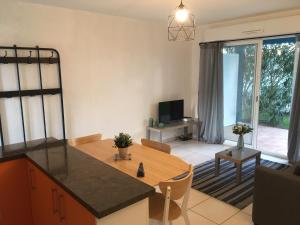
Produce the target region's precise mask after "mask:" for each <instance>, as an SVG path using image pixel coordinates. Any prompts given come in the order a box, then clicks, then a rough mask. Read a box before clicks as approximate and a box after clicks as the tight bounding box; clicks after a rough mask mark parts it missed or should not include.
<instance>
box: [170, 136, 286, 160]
mask: <svg viewBox="0 0 300 225" xmlns="http://www.w3.org/2000/svg"><path fill="white" fill-rule="evenodd" d="M168 144H170V145H171V146H172V152H171V154H173V155H175V156H178V157H179V158H181V159H183V160H184V161H186V162H187V163H190V164H192V165H198V164H200V163H203V162H206V161H208V160H212V159H214V158H215V154H216V153H217V152H219V151H222V150H225V149H227V148H229V147H231V146H233V145H236V143H235V142H229V141H226V142H225V143H224V144H223V145H216V144H206V143H202V142H198V141H196V140H190V141H184V142H182V141H173V142H170V143H168ZM262 158H263V159H268V160H272V161H274V162H278V163H286V164H287V163H288V161H287V160H284V159H281V158H277V157H272V156H270V155H265V154H262Z"/></svg>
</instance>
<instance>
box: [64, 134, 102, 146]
mask: <svg viewBox="0 0 300 225" xmlns="http://www.w3.org/2000/svg"><path fill="white" fill-rule="evenodd" d="M101 138H102V135H101V134H93V135H89V136H84V137H79V138H73V139H69V140H68V144H69V145H71V146H77V145H83V144H86V143H90V142H95V141H100V140H101Z"/></svg>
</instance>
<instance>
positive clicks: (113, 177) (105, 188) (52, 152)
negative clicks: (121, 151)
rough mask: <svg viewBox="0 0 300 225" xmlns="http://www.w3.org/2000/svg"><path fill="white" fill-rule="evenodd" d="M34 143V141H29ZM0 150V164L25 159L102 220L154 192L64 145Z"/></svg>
mask: <svg viewBox="0 0 300 225" xmlns="http://www.w3.org/2000/svg"><path fill="white" fill-rule="evenodd" d="M31 143H34V142H31ZM20 147H22V145H21V144H20V145H19V146H18V147H12V148H8V147H6V146H5V151H1V150H2V148H0V162H4V161H7V160H13V159H17V158H22V157H27V158H28V159H29V160H30V161H31V162H33V163H34V164H35V165H36V166H37V167H39V168H40V169H41V170H42V171H43V172H44V173H45V174H46V175H47V176H49V177H50V178H51V179H52V180H53V181H55V182H56V183H57V184H58V185H60V186H61V187H62V188H63V189H64V190H65V191H67V192H68V193H69V194H71V195H72V196H73V197H74V198H75V199H76V200H77V201H78V202H80V203H81V204H82V205H83V206H84V207H86V208H87V209H88V210H89V211H90V212H91V213H92V214H93V215H95V216H96V217H97V218H102V217H104V216H107V215H109V214H111V213H113V212H116V211H118V210H120V209H122V208H125V207H127V206H129V205H131V204H134V203H136V202H138V201H141V200H143V199H145V198H147V197H149V196H151V195H152V194H154V193H155V189H154V188H153V187H151V186H149V185H147V184H145V183H143V182H141V181H139V180H137V179H135V178H133V177H130V176H129V175H127V174H125V173H122V172H120V171H118V170H116V169H114V168H113V167H111V166H109V165H107V164H105V163H103V162H101V161H99V160H97V159H95V158H93V157H91V156H89V155H87V154H85V153H83V152H81V151H79V150H76V149H75V148H73V147H71V146H69V145H67V144H64V143H63V142H62V141H55V140H54V139H52V141H48V144H46V145H45V144H44V142H43V141H35V144H31V145H30V144H29V145H27V146H26V148H20Z"/></svg>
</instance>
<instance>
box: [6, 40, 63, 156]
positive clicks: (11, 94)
mask: <svg viewBox="0 0 300 225" xmlns="http://www.w3.org/2000/svg"><path fill="white" fill-rule="evenodd" d="M8 51H10V52H12V53H13V56H8ZM20 51H28V56H27V57H24V56H22V57H21V56H18V54H19V52H20ZM33 52H34V53H35V55H36V56H35V57H33V56H32V53H33ZM41 53H43V55H45V54H47V55H49V57H44V56H41ZM5 64H14V65H15V68H16V77H17V87H18V88H17V90H13V91H0V99H1V98H18V99H19V103H20V109H21V119H22V120H21V121H22V131H23V141H24V142H23V143H24V146H25V147H26V146H27V139H26V132H25V131H26V129H25V123H24V112H23V101H22V98H23V97H33V96H40V97H41V108H42V113H43V128H44V129H43V130H44V140H45V142H47V139H48V136H47V124H46V118H45V104H44V95H60V105H61V117H62V126H61V127H62V133H63V140H64V141H65V140H66V135H65V123H64V104H63V91H62V79H61V65H60V55H59V52H58V51H57V50H56V49H53V48H40V47H38V46H36V47H18V46H16V45H14V46H0V66H3V65H5ZM19 64H32V66H37V68H38V77H39V89H31V90H27V89H26V90H23V89H22V85H21V82H20V70H19ZM42 64H51V65H53V66H57V74H56V75H57V76H58V81H59V82H58V83H59V84H58V87H55V88H50V89H49V88H48V89H45V88H43V73H42V67H41V65H42ZM3 82H4V83H3V86H4V87H5V81H3ZM3 135H4V134H3V128H2V122H1V114H0V138H1V149H2V151H3V150H5V143H4V137H3Z"/></svg>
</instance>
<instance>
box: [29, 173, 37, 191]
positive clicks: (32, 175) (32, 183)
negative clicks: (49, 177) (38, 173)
mask: <svg viewBox="0 0 300 225" xmlns="http://www.w3.org/2000/svg"><path fill="white" fill-rule="evenodd" d="M34 172H35V171H34V169H32V168H30V169H29V178H30V184H31V189H32V190H35V189H36V186H35V184H34V177H35V176H34Z"/></svg>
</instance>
